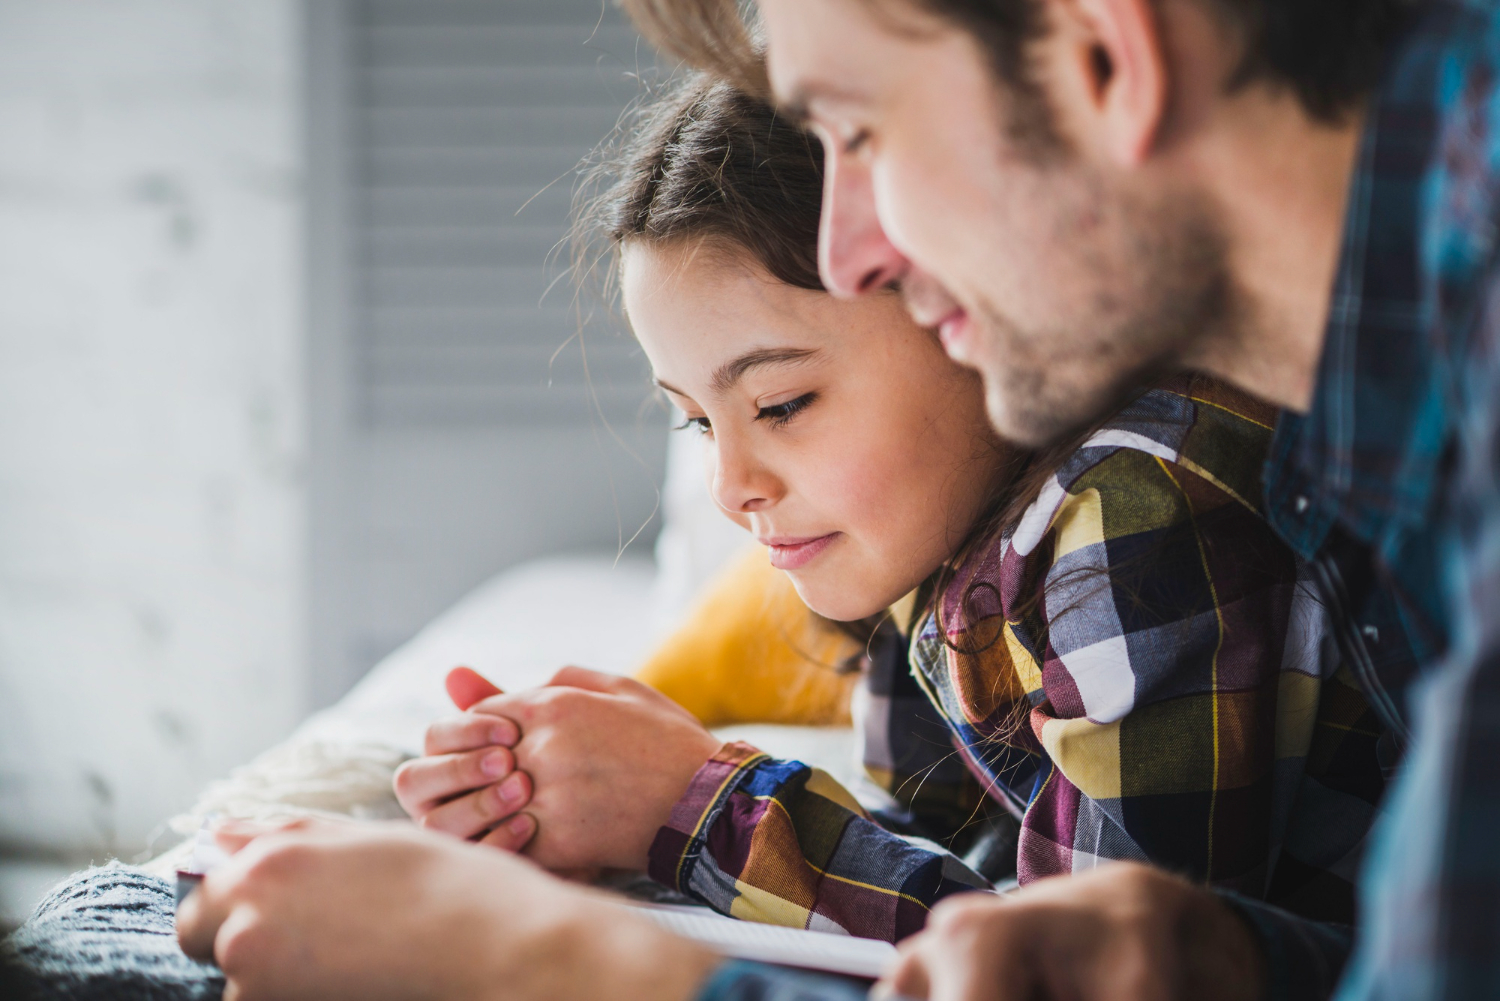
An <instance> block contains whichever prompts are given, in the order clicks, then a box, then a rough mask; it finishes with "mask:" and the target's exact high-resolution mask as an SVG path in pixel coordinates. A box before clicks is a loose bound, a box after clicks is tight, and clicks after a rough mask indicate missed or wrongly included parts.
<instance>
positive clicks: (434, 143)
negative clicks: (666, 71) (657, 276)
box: [349, 0, 652, 428]
mask: <svg viewBox="0 0 1500 1001" xmlns="http://www.w3.org/2000/svg"><path fill="white" fill-rule="evenodd" d="M350 27H351V32H350V41H351V46H352V51H351V53H350V58H351V62H352V64H353V66H352V68H353V75H352V91H353V92H352V93H351V94H350V100H351V103H352V105H353V108H352V110H353V115H352V121H351V127H352V135H351V137H350V141H351V146H352V150H351V152H352V156H351V157H350V158H349V162H350V164H351V170H352V173H353V174H354V176H353V177H352V178H351V197H352V204H351V205H350V214H349V218H350V219H351V227H352V229H353V231H354V232H353V233H352V234H351V237H352V240H351V244H352V246H351V253H352V255H353V264H354V267H353V268H352V271H353V277H354V281H353V287H354V293H353V294H354V296H355V299H356V301H355V302H354V303H353V306H354V308H353V317H352V319H353V330H352V338H353V343H352V348H353V350H352V353H351V361H352V363H353V364H354V365H355V366H356V367H357V372H355V373H354V383H355V385H356V387H357V390H356V394H355V398H356V401H357V406H358V409H359V417H360V419H361V420H362V421H363V422H364V423H366V424H367V426H372V427H376V428H391V427H396V428H399V427H402V426H407V425H430V424H440V425H501V426H504V425H519V424H528V423H533V422H537V421H546V422H557V421H586V420H589V419H590V418H591V413H592V407H593V405H594V403H593V401H595V400H596V401H597V404H598V406H600V407H601V408H602V409H603V411H604V412H605V414H606V416H610V417H619V416H625V415H628V414H631V413H634V412H636V411H637V410H638V409H639V407H640V405H641V403H642V401H643V400H644V399H645V398H646V396H647V393H648V391H649V390H648V383H647V378H646V365H645V361H644V359H643V357H642V356H641V353H640V350H639V348H638V347H637V345H636V344H635V342H634V340H633V339H632V338H631V337H630V336H629V334H628V333H626V332H624V331H623V330H622V329H621V328H620V326H619V325H618V324H617V323H609V322H605V323H599V322H594V323H590V324H588V325H587V326H586V327H585V328H584V330H583V332H582V335H581V337H580V329H579V317H578V314H577V312H576V311H575V310H574V308H573V302H574V292H573V285H572V280H571V278H570V277H569V276H568V275H567V274H566V273H565V268H566V265H567V263H568V254H569V249H568V248H567V247H566V245H562V246H559V243H560V241H562V240H563V239H564V237H565V234H566V230H567V221H568V212H569V208H570V203H571V199H572V192H573V187H574V183H575V180H576V174H575V171H576V167H577V164H578V163H579V160H580V158H582V157H583V156H584V155H585V154H586V153H587V152H588V151H589V150H590V149H592V148H593V147H594V146H595V145H596V144H597V143H598V142H599V141H600V140H601V139H602V138H603V137H604V136H605V135H606V134H607V133H608V132H609V131H610V129H611V128H613V126H614V125H615V123H616V121H617V120H618V118H619V115H620V113H621V111H622V110H623V109H624V107H625V106H626V104H627V103H628V102H629V101H630V100H631V99H633V98H634V97H635V96H636V95H637V94H638V92H639V87H638V84H637V82H636V73H637V71H638V69H639V67H638V64H637V60H650V59H651V58H652V56H651V54H650V49H649V48H648V47H647V46H646V45H645V44H644V43H643V42H641V41H640V40H639V38H638V36H637V35H636V34H635V32H634V31H633V29H631V28H630V26H629V25H628V23H626V22H625V21H624V20H623V18H622V17H621V16H620V15H619V14H618V12H616V11H615V9H614V7H613V5H612V4H603V3H601V0H491V2H460V0H355V2H354V3H353V4H352V6H351V8H350ZM549 286H550V289H549ZM596 312H597V310H596Z"/></svg>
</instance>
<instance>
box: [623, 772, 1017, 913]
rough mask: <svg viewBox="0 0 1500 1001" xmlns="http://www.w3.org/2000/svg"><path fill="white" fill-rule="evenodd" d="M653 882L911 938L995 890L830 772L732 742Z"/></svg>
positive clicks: (722, 904)
mask: <svg viewBox="0 0 1500 1001" xmlns="http://www.w3.org/2000/svg"><path fill="white" fill-rule="evenodd" d="M650 872H651V876H652V877H653V878H655V879H656V880H657V881H659V882H661V883H664V884H666V885H667V886H671V887H674V888H675V889H677V890H678V892H680V893H683V894H686V895H687V896H689V897H692V898H693V899H695V900H698V901H700V902H701V903H704V904H707V905H708V906H710V907H712V908H714V909H715V910H717V911H719V912H720V913H722V914H727V915H729V916H730V917H735V918H743V919H745V920H750V921H760V922H763V923H766V924H776V925H786V926H790V927H796V928H812V929H816V930H822V931H842V932H846V933H848V934H850V935H856V936H860V937H863V938H878V939H885V940H886V941H891V942H894V941H899V940H900V939H902V938H905V937H906V936H908V935H910V934H912V933H914V932H917V931H920V930H921V928H922V926H923V925H924V924H926V922H927V914H928V911H929V910H930V909H931V907H932V905H933V904H935V903H936V902H937V901H938V900H941V899H942V898H943V897H946V896H949V895H950V894H953V893H958V892H961V891H965V890H976V889H986V888H988V885H989V884H988V883H987V882H986V881H985V880H984V879H983V878H981V877H980V876H978V875H976V874H975V873H973V872H972V871H970V870H969V869H968V868H967V867H966V866H964V864H963V863H962V862H960V861H959V860H958V859H957V858H955V857H953V856H952V855H950V854H948V853H947V852H943V851H938V850H934V849H932V848H927V847H922V846H920V845H917V844H913V843H911V842H909V841H907V840H906V839H904V838H902V837H900V836H898V835H896V834H893V833H891V832H889V831H886V830H884V829H883V828H881V827H880V826H879V825H878V824H876V823H875V822H874V820H872V819H871V818H870V816H869V815H868V814H867V813H866V812H865V811H864V809H863V808H862V807H861V806H860V805H859V803H858V802H857V801H856V800H855V799H854V797H853V796H852V795H850V794H849V792H848V791H847V790H845V789H844V788H843V787H842V786H841V785H839V784H838V783H837V782H836V781H834V779H833V778H832V777H830V776H829V775H828V774H827V773H826V772H823V771H821V770H819V769H815V768H809V767H808V766H807V765H804V764H803V763H801V762H800V761H783V760H779V759H776V758H771V757H769V756H767V755H765V754H763V753H761V752H760V751H758V750H757V749H755V748H754V747H751V746H750V745H748V744H741V743H731V744H726V745H724V747H723V748H721V749H720V750H719V752H718V753H717V754H715V755H714V757H713V758H711V759H710V760H709V761H708V762H707V763H706V764H705V765H704V766H703V767H702V768H701V769H699V771H698V774H697V775H695V776H694V778H693V781H692V783H691V785H690V786H689V787H688V790H687V792H686V794H684V796H683V797H682V799H680V800H679V801H678V802H677V804H676V806H675V807H674V808H673V810H672V815H671V817H670V819H669V820H668V822H667V824H666V825H665V826H663V827H662V828H661V830H660V831H658V832H657V836H656V840H655V842H654V843H653V844H652V846H651V856H650Z"/></svg>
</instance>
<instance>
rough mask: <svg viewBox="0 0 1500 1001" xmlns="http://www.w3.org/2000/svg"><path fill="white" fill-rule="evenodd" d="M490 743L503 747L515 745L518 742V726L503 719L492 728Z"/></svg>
mask: <svg viewBox="0 0 1500 1001" xmlns="http://www.w3.org/2000/svg"><path fill="white" fill-rule="evenodd" d="M490 743H492V744H499V745H500V746H501V747H513V746H514V745H515V743H516V728H515V727H514V726H513V725H511V724H510V722H508V721H505V720H502V721H500V722H499V723H496V724H495V725H494V726H492V727H491V728H490Z"/></svg>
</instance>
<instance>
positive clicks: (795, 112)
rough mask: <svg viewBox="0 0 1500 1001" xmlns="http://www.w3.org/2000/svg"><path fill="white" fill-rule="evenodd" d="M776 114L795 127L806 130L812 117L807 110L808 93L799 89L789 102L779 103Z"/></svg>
mask: <svg viewBox="0 0 1500 1001" xmlns="http://www.w3.org/2000/svg"><path fill="white" fill-rule="evenodd" d="M776 113H777V114H779V115H780V116H781V117H782V118H785V119H787V120H788V121H790V122H791V123H792V124H793V125H797V126H799V127H801V128H806V127H807V122H808V119H809V118H811V117H812V116H811V115H810V114H809V113H808V110H807V92H806V91H804V90H802V89H801V88H798V90H797V92H796V93H794V94H793V95H792V96H791V97H790V98H788V99H787V100H785V101H778V102H777V103H776Z"/></svg>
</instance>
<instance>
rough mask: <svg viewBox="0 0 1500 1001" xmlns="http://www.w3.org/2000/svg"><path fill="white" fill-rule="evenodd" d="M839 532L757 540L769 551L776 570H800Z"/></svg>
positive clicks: (826, 546) (829, 543)
mask: <svg viewBox="0 0 1500 1001" xmlns="http://www.w3.org/2000/svg"><path fill="white" fill-rule="evenodd" d="M840 534H842V533H839V532H829V533H828V534H827V535H809V536H802V537H800V538H796V537H792V536H784V535H783V536H776V537H774V538H769V539H760V540H759V542H760V544H761V545H763V546H765V547H766V548H767V549H769V550H770V551H771V566H773V567H775V568H776V569H777V570H800V569H801V568H802V567H805V566H807V565H808V564H809V563H811V562H812V561H813V560H814V559H816V558H817V556H818V554H819V553H821V552H822V551H823V550H825V549H827V548H828V547H829V545H831V544H832V543H833V540H834V539H837V538H838V537H839V535H840Z"/></svg>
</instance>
